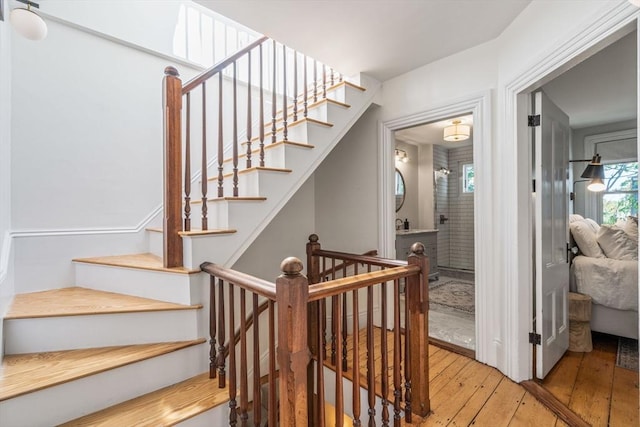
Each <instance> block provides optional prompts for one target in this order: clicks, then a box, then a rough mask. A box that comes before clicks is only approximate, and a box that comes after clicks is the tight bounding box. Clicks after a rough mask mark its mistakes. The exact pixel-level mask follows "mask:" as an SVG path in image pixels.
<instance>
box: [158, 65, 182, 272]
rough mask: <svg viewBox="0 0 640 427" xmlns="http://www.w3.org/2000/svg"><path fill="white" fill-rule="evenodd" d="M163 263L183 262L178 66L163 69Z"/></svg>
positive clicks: (168, 265) (173, 264) (180, 95)
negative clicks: (176, 67)
mask: <svg viewBox="0 0 640 427" xmlns="http://www.w3.org/2000/svg"><path fill="white" fill-rule="evenodd" d="M162 86H163V92H162V98H163V99H162V105H163V110H164V132H163V140H164V218H163V230H164V233H163V243H162V245H163V264H164V267H181V266H182V237H180V234H179V233H180V231H182V230H181V229H182V141H181V139H182V124H181V122H180V121H181V115H182V112H181V110H182V82H181V81H180V76H179V74H178V70H176V69H175V68H174V67H167V68H165V70H164V79H163V83H162Z"/></svg>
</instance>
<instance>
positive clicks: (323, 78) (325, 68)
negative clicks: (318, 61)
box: [322, 64, 327, 99]
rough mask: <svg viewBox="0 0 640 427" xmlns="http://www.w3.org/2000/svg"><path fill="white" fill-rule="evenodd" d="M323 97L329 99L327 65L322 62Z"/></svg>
mask: <svg viewBox="0 0 640 427" xmlns="http://www.w3.org/2000/svg"><path fill="white" fill-rule="evenodd" d="M322 99H327V66H326V65H324V64H322Z"/></svg>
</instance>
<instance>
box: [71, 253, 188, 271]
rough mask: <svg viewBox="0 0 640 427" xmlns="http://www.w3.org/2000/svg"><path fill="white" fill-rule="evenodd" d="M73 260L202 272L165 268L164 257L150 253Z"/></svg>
mask: <svg viewBox="0 0 640 427" xmlns="http://www.w3.org/2000/svg"><path fill="white" fill-rule="evenodd" d="M73 262H80V263H86V264H99V265H108V266H111V267H127V268H138V269H142V270H154V271H165V272H168V273H182V274H194V273H200V270H189V269H188V268H184V267H174V268H165V267H163V265H162V258H161V257H159V256H157V255H154V254H150V253H144V254H132V255H111V256H103V257H93V258H76V259H74V260H73Z"/></svg>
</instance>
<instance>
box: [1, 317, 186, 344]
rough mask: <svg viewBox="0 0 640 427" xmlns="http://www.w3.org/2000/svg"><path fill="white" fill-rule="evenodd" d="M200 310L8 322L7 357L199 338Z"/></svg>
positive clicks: (6, 331) (5, 325)
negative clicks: (198, 314) (197, 326)
mask: <svg viewBox="0 0 640 427" xmlns="http://www.w3.org/2000/svg"><path fill="white" fill-rule="evenodd" d="M196 312H197V310H195V309H193V310H171V311H155V312H145V313H121V314H100V315H88V316H64V317H45V318H38V319H16V320H5V324H4V327H5V340H6V341H5V351H6V353H7V354H22V353H38V352H45V351H58V350H74V349H82V348H95V347H108V346H115V345H132V344H150V343H155V342H170V341H187V340H193V339H197V338H198V334H197V328H196V325H197V317H198V316H197V313H196Z"/></svg>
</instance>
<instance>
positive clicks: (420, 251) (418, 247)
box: [411, 242, 424, 255]
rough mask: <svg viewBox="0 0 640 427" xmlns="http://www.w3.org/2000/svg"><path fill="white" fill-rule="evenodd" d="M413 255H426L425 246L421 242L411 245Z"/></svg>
mask: <svg viewBox="0 0 640 427" xmlns="http://www.w3.org/2000/svg"><path fill="white" fill-rule="evenodd" d="M411 253H413V254H416V255H424V245H423V244H422V243H420V242H416V243H414V244H413V245H411Z"/></svg>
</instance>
